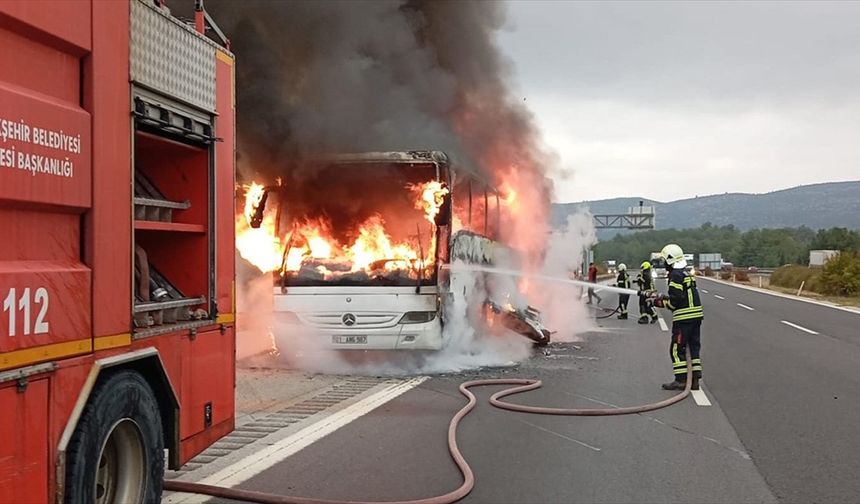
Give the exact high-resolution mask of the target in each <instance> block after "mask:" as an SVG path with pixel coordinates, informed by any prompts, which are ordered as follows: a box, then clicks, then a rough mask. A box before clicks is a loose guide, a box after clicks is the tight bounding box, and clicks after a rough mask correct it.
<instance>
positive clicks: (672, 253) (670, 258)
mask: <svg viewBox="0 0 860 504" xmlns="http://www.w3.org/2000/svg"><path fill="white" fill-rule="evenodd" d="M660 255H661V256H663V259H665V260H666V264H669V265H672V264H675V263H676V262H680V261H683V260H684V251H683V250H681V247H679V246H678V245H676V244H674V243H670V244H668V245H666V246H665V247H663V250H661V251H660Z"/></svg>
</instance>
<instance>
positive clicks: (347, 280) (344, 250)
mask: <svg viewBox="0 0 860 504" xmlns="http://www.w3.org/2000/svg"><path fill="white" fill-rule="evenodd" d="M501 204H502V201H501V200H500V195H499V193H498V192H497V191H496V190H494V189H493V188H492V187H491V186H490V185H489V184H488V183H486V182H485V181H482V180H481V179H480V177H478V176H477V175H474V174H470V173H468V172H467V171H460V170H455V169H453V168H452V167H451V165H450V163H449V160H448V157H447V156H446V155H445V154H444V153H443V152H439V151H409V152H371V153H362V154H339V155H332V156H325V157H321V158H318V159H314V160H313V161H309V162H307V163H304V164H302V165H301V166H298V167H296V168H295V170H293V178H292V181H290V182H287V183H284V182H283V181H281V180H278V181H276V183H275V184H272V185H268V186H263V185H260V184H256V183H254V184H251V185H249V186H247V187H245V205H244V215H242V216H239V217H237V218H238V219H239V222H237V226H238V227H239V228H240V232H239V233H238V234H237V248H238V250H239V253H240V255H241V256H242V257H243V258H244V259H245V260H247V261H249V262H251V263H252V264H254V265H255V266H257V267H258V268H259V269H260V270H261V271H264V272H269V271H271V272H272V273H273V279H274V315H275V322H276V325H277V327H278V332H279V333H284V334H286V335H288V337H290V338H291V340H292V338H294V337H295V336H296V335H301V336H305V337H309V338H310V339H311V341H313V342H314V344H315V345H320V346H326V347H329V348H335V349H346V350H349V349H361V350H439V349H441V348H442V347H443V346H444V345H445V338H444V333H443V330H442V329H443V327H442V326H443V322H444V321H443V316H442V310H443V305H444V301H445V299H446V296H448V295H449V290H450V289H449V280H450V277H449V275H447V274H446V273H447V272H445V271H443V268H442V266H443V265H445V264H447V263H449V262H450V261H451V260H452V259H454V258H457V259H460V260H463V261H466V262H472V263H475V262H483V263H491V262H492V261H493V255H494V254H495V253H496V252H497V251H498V250H501V249H502V246H501V245H500V244H499V243H498V242H497V241H496V239H497V236H498V231H499V229H498V228H499V215H500V205H501ZM482 301H486V303H487V306H488V307H491V308H492V310H490V313H492V314H495V315H498V314H502V315H503V324H504V325H505V326H506V327H509V328H512V329H514V330H516V331H518V332H521V333H523V334H526V335H527V336H529V337H531V338H532V339H534V340H535V341H536V342H538V343H546V342H548V340H549V332H548V331H546V330H544V329H542V327H541V326H540V325H539V319H538V314H537V312H536V311H535V310H533V309H522V310H518V309H515V308H513V306H512V305H511V304H510V303H499V302H491V301H490V300H489V299H487V300H482ZM278 337H279V335H278V334H276V335H275V338H276V340H277V339H278Z"/></svg>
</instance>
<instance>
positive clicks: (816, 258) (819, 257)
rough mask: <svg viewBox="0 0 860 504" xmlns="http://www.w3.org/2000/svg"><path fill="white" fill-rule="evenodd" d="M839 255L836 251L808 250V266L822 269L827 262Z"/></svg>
mask: <svg viewBox="0 0 860 504" xmlns="http://www.w3.org/2000/svg"><path fill="white" fill-rule="evenodd" d="M837 255H839V251H838V250H810V251H809V266H810V267H813V268H815V267H822V266H824V265H825V264H826V263H827V261H829V260H830V259H832V258H834V257H836V256H837Z"/></svg>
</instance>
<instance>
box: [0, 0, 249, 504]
mask: <svg viewBox="0 0 860 504" xmlns="http://www.w3.org/2000/svg"><path fill="white" fill-rule="evenodd" d="M198 21H199V20H198ZM198 24H200V23H198ZM233 66H234V60H233V56H232V55H231V54H230V53H229V51H228V50H227V49H225V48H224V47H222V46H221V45H219V44H217V43H215V42H213V41H212V40H210V39H208V38H206V37H204V36H203V35H201V34H199V33H197V32H196V31H195V30H194V29H193V27H189V26H188V25H187V23H185V22H182V21H180V20H178V19H176V18H174V17H172V16H171V15H170V14H169V12H168V11H167V10H166V8H165V7H163V6H159V5H156V4H155V3H154V2H151V1H146V2H144V1H143V0H124V1H123V0H121V1H98V0H81V1H63V0H57V1H40V2H32V1H27V0H21V1H5V2H0V237H2V244H0V303H2V311H0V502H4V503H5V502H10V503H11V502H14V503H27V502H38V503H42V502H63V501H66V502H72V501H76V500H77V499H84V500H93V499H94V500H95V501H97V502H110V501H114V502H122V501H135V500H137V501H146V500H147V499H148V496H151V495H153V493H152V492H156V491H157V492H158V493H159V495H160V491H161V477H162V475H161V474H160V471H163V468H164V459H163V455H162V454H159V453H158V450H159V449H162V447H160V446H158V442H157V441H158V440H159V436H160V440H161V442H162V444H163V449H167V450H169V456H168V460H167V466H169V467H170V468H178V467H179V466H180V465H181V464H183V463H184V462H186V461H187V460H188V459H190V458H191V457H193V456H194V455H196V454H197V453H199V452H201V451H202V450H203V449H205V448H206V447H207V446H209V445H210V444H212V443H213V442H214V441H216V440H217V439H218V438H220V437H221V436H223V435H225V434H226V433H228V432H230V431H231V430H232V429H233V424H234V387H235V373H234V362H235V360H234V354H235V335H234V314H235V308H234V306H235V302H234V301H235V300H234V259H233V258H234V253H233V250H234V228H233V219H234V200H233V194H234V183H235V182H234V180H235V176H234V173H235V172H234V159H235V135H234V128H235V95H234V87H233V86H234V79H233ZM162 453H163V452H162ZM159 457H161V460H159ZM105 467H107V469H105Z"/></svg>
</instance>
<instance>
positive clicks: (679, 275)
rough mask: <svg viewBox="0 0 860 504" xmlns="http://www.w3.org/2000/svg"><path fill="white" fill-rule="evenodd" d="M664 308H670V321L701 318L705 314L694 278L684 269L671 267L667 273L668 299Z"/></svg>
mask: <svg viewBox="0 0 860 504" xmlns="http://www.w3.org/2000/svg"><path fill="white" fill-rule="evenodd" d="M665 306H666V308H668V309H670V310H672V322H682V321H685V320H701V319H702V318H704V316H705V312H704V310H702V301H701V300H700V299H699V289H698V288H696V279H695V277H692V276H690V275H688V274H687V272H686V271H684V270H675V269H673V270H672V271H671V272H670V273H669V299H668V300H667V301H666V302H665Z"/></svg>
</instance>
